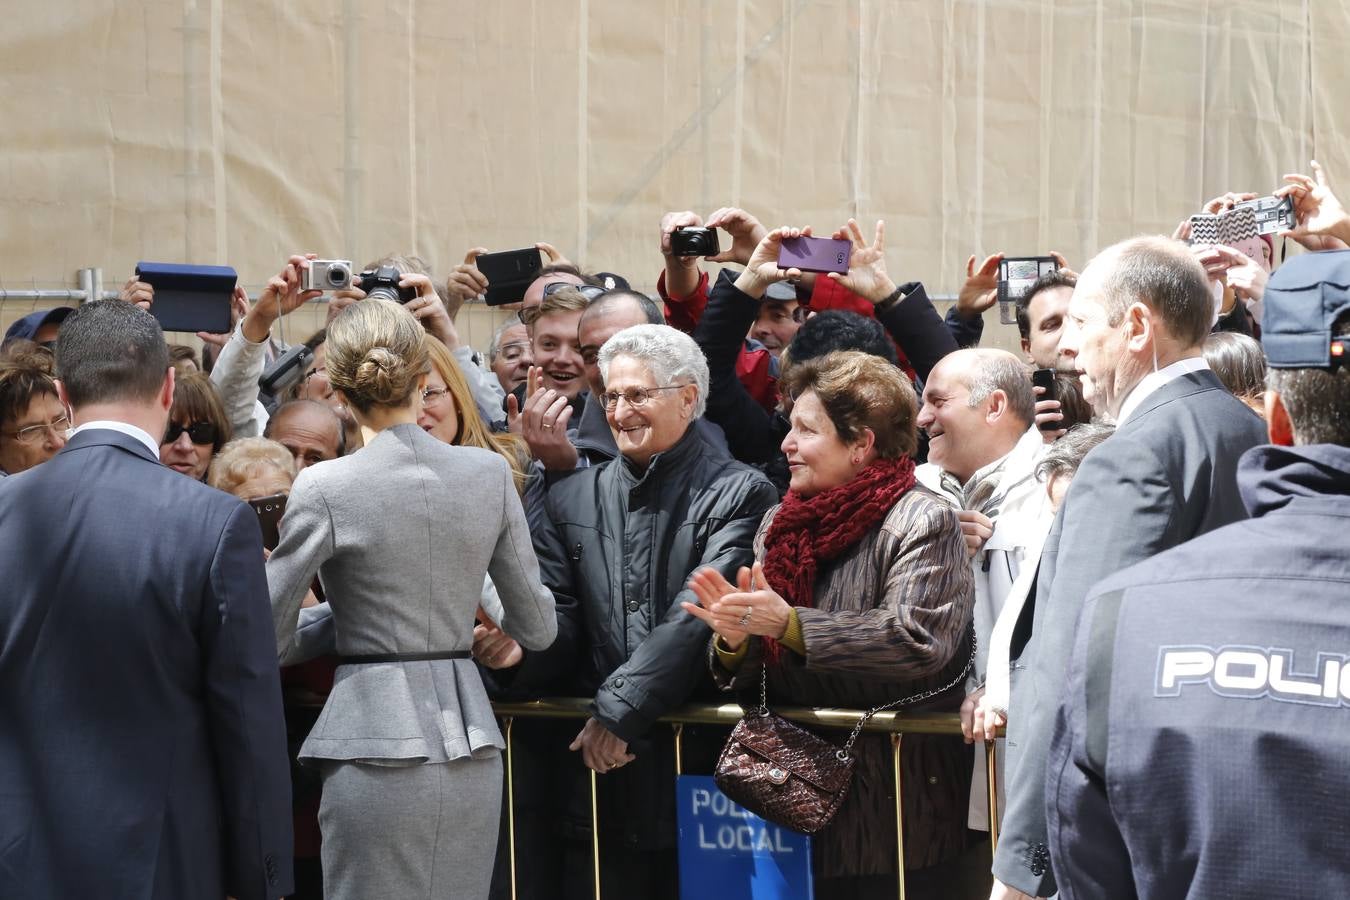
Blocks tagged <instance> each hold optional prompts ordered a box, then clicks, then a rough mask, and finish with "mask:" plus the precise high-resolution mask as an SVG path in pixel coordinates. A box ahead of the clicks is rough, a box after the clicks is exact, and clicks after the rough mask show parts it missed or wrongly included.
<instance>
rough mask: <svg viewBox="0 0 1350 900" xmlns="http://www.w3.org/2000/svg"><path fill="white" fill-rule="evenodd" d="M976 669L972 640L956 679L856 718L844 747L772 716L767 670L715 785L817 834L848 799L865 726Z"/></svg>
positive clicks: (781, 821)
mask: <svg viewBox="0 0 1350 900" xmlns="http://www.w3.org/2000/svg"><path fill="white" fill-rule="evenodd" d="M974 665H975V641H974V637H973V635H972V638H971V644H970V659H969V660H968V661H967V662H966V665H965V668H963V669H962V670H961V673H960V674H959V675H957V676H956V678H954V679H952V680H951V681H950V682H948V683H947V684H945V685H943V686H942V687H940V688H935V689H933V690H930V691H924V692H922V693H919V694H914V695H913V696H910V697H905V698H904V699H901V700H896V701H894V702H892V703H886V704H883V705H882V706H874V707H872V708H871V709H869V710H868V711H867V712H866V713H864V714H863V715H862V716H861V717H860V718H859V719H858V723H857V724H856V725H855V726H854V727H853V732H852V733H851V734H850V735H849V736H848V740H846V741H845V742H844V744H843V746H836V745H835V744H832V743H830V742H829V741H827V740H825V739H824V738H822V737H820V736H818V735H816V734H813V733H811V732H810V731H807V730H806V729H805V728H802V727H801V726H800V725H796V724H793V723H792V722H789V721H788V720H787V719H784V718H783V717H782V716H778V715H774V714H773V713H772V712H770V711H769V703H768V690H769V689H768V683H769V676H768V670H767V669H765V670H763V671H761V672H760V677H759V708H758V709H754V710H751V711H750V712H748V713H746V714H745V715H744V716H742V717H741V720H740V721H739V722H737V723H736V727H735V728H733V729H732V731H731V736H730V737H729V738H728V739H727V743H726V746H725V747H723V748H722V755H721V757H719V758H718V760H717V769H716V771H715V772H714V773H713V780H714V781H716V782H717V786H718V788H720V789H721V791H722V793H724V794H726V795H727V796H728V797H730V798H731V799H732V800H734V801H735V802H736V803H739V804H740V805H741V806H742V807H744V808H745V809H747V810H749V811H750V812H752V813H754V814H755V815H757V816H759V817H760V818H761V819H767V820H768V821H770V822H774V823H776V824H778V825H782V826H784V827H787V828H791V829H792V830H793V831H800V832H802V833H804V834H815V833H816V832H817V831H819V830H820V829H822V828H824V827H825V826H826V825H828V824H829V823H830V820H831V819H833V818H834V815H835V813H837V812H838V811H839V807H840V805H841V804H843V802H844V798H845V797H847V796H848V788H849V784H850V783H851V782H852V781H853V767H854V765H855V763H856V762H857V759H856V757H854V756H853V745H854V743H856V742H857V740H858V735H860V734H861V733H862V730H863V726H864V725H866V724H867V721H868V720H869V719H871V718H872V717H873V716H874V715H876V714H877V713H879V712H881V711H882V710H886V709H891V708H893V707H896V706H900V705H902V704H906V703H917V702H919V701H921V700H926V699H928V698H929V697H935V696H937V695H938V694H942V693H945V692H947V691H949V690H951V689H952V688H953V687H955V686H956V685H958V684H960V683H961V682H962V681H964V680H965V678H966V675H967V674H968V673H969V672H970V670H971V668H972V667H973V666H974Z"/></svg>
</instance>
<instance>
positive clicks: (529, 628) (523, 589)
mask: <svg viewBox="0 0 1350 900" xmlns="http://www.w3.org/2000/svg"><path fill="white" fill-rule="evenodd" d="M499 471H500V473H501V497H502V517H501V520H502V528H501V533H500V534H498V536H497V546H496V548H495V549H494V550H493V552H492V561H491V562H490V563H489V564H488V575H490V576H491V578H492V583H493V584H494V585H495V586H496V588H497V595H498V596H499V597H500V598H501V607H502V620H501V621H500V622H498V623H497V624H498V625H499V626H501V629H502V631H504V632H506V633H507V634H509V635H511V637H513V638H515V639H516V641H517V642H518V643H519V644H520V645H521V646H522V647H524V648H525V649H526V650H543V649H544V648H546V647H548V645H549V644H551V643H553V639H554V638H555V637H557V635H558V617H557V616H556V615H555V614H554V611H553V595H552V594H551V593H549V590H548V588H546V587H544V585H543V582H541V581H540V580H539V560H538V559H537V558H536V557H535V555H534V545H533V544H532V543H531V541H530V529H529V526H527V525H526V524H525V509H524V507H522V506H521V505H520V495H518V494H517V493H516V487H515V482H514V480H513V479H512V477H511V468H510V466H508V465H507V464H506V461H505V460H502V461H501V468H500V470H499ZM289 514H290V513H289V510H288V512H287V515H289ZM283 540H284V536H283Z"/></svg>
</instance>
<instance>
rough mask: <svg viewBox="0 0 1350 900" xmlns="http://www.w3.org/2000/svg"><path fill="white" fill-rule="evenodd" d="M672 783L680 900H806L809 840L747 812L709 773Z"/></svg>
mask: <svg viewBox="0 0 1350 900" xmlns="http://www.w3.org/2000/svg"><path fill="white" fill-rule="evenodd" d="M675 781H676V784H675V804H676V809H677V810H678V822H679V827H680V845H679V848H680V898H681V900H706V898H708V897H717V898H718V900H811V898H812V897H813V896H814V894H813V890H812V887H811V838H809V837H808V836H806V835H804V834H800V833H798V832H796V831H792V830H790V829H787V828H784V827H782V826H781V825H775V824H773V823H772V822H766V821H764V820H763V819H761V818H760V817H759V816H756V815H754V814H752V813H749V812H746V811H745V810H744V809H742V808H741V807H739V806H737V805H736V804H735V803H732V802H731V800H729V799H728V798H727V795H726V794H723V793H722V792H721V791H719V790H718V789H717V785H716V784H715V783H714V782H713V779H712V776H711V775H681V776H679V777H678V778H676V779H675Z"/></svg>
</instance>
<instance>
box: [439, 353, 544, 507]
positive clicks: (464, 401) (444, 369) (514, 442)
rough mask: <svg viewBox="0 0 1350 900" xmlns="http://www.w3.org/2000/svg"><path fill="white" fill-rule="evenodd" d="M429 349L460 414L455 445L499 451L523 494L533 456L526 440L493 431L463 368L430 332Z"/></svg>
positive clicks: (456, 411) (457, 412) (517, 487)
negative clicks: (476, 402)
mask: <svg viewBox="0 0 1350 900" xmlns="http://www.w3.org/2000/svg"><path fill="white" fill-rule="evenodd" d="M426 348H427V355H428V356H429V357H430V358H431V365H432V366H433V367H434V368H435V369H436V372H437V373H438V374H439V375H440V376H441V378H442V379H443V380H444V381H445V387H446V390H448V391H449V392H450V397H451V399H453V400H454V402H455V414H456V415H457V416H458V417H459V434H457V435H455V444H456V445H458V446H461V447H478V448H480V449H482V450H491V451H492V452H494V453H500V454H501V455H502V457H503V458H504V459H505V460H506V462H507V463H508V464H509V465H510V466H511V475H512V477H513V478H515V481H516V490H517V491H520V492H522V493H523V492H524V490H525V476H526V474H527V470H528V467H529V459H530V454H529V450H528V449H527V447H526V445H525V441H524V440H523V439H521V438H520V437H519V436H517V435H514V434H494V433H493V432H492V431H491V429H489V428H488V426H487V423H486V422H484V421H483V417H482V416H481V415H479V413H478V406H477V405H476V404H475V403H474V401H473V392H472V391H470V390H469V383H468V381H466V380H465V378H464V373H463V372H462V371H460V368H459V363H458V362H457V361H456V360H455V357H454V354H452V353H451V352H450V350H449V349H448V348H447V347H446V346H445V344H442V343H441V342H440V341H439V340H437V339H436V338H434V337H432V336H431V335H427V336H426Z"/></svg>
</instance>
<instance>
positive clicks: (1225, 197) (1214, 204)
mask: <svg viewBox="0 0 1350 900" xmlns="http://www.w3.org/2000/svg"><path fill="white" fill-rule="evenodd" d="M1258 196H1259V195H1258V194H1253V193H1251V192H1250V191H1243V192H1242V193H1234V192H1233V191H1228V192H1227V193H1225V194H1220V195H1219V196H1217V197H1215V198H1214V199H1213V200H1210V201H1209V202H1208V203H1206V204H1205V205H1204V207H1203V209H1204V211H1205V212H1206V213H1208V214H1209V215H1211V216H1213V215H1217V214H1218V213H1221V212H1226V211H1227V210H1230V209H1232V208H1233V207H1235V206H1237V205H1238V204H1239V203H1246V202H1247V201H1248V200H1255V199H1256V198H1257V197H1258Z"/></svg>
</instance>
